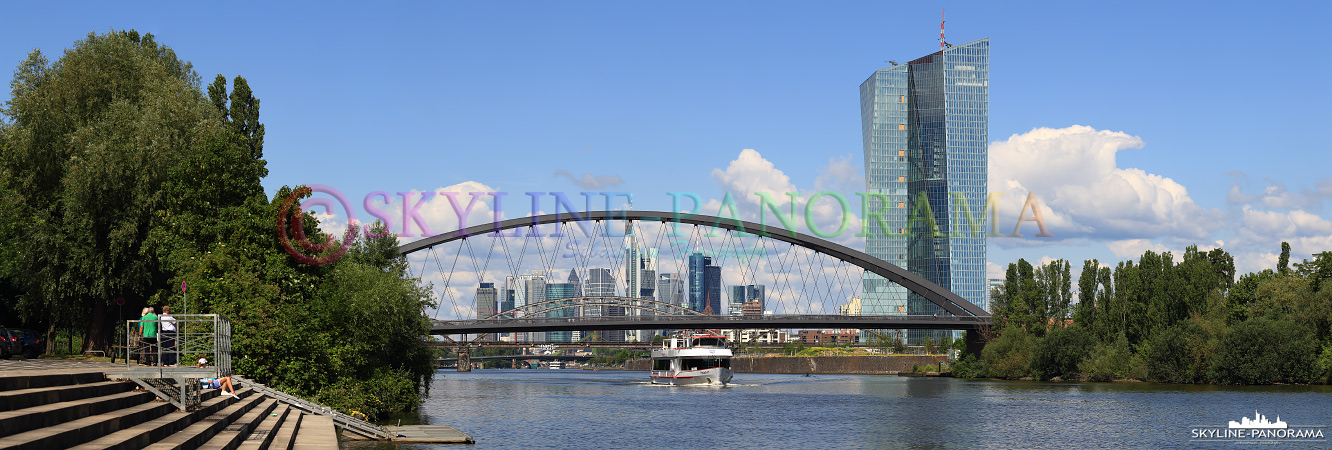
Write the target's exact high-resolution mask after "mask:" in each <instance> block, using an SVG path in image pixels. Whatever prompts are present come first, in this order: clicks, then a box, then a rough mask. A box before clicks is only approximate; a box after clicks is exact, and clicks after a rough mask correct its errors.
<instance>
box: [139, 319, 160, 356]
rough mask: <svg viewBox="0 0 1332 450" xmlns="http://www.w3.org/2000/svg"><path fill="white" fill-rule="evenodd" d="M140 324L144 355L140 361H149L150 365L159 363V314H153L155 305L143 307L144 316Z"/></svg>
mask: <svg viewBox="0 0 1332 450" xmlns="http://www.w3.org/2000/svg"><path fill="white" fill-rule="evenodd" d="M139 320H140V322H139V326H140V327H141V329H142V330H143V340H142V341H140V342H142V343H143V357H142V358H140V360H139V362H145V361H146V362H147V364H148V365H149V366H155V365H157V350H158V348H157V314H153V307H151V306H149V307H146V308H144V309H143V317H140V318H139Z"/></svg>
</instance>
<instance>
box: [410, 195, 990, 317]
mask: <svg viewBox="0 0 1332 450" xmlns="http://www.w3.org/2000/svg"><path fill="white" fill-rule="evenodd" d="M584 221H591V222H599V221H628V222H656V223H679V224H688V225H701V226H708V227H714V228H719V229H724V230H731V231H737V232H743V233H751V234H754V235H757V236H760V237H763V238H769V239H774V240H777V241H782V242H786V243H789V244H791V245H794V246H799V247H804V248H807V249H810V250H813V251H815V252H817V253H821V254H824V255H828V256H830V257H833V258H836V259H838V260H841V261H845V262H847V263H850V264H853V265H855V266H858V267H860V268H862V269H864V270H866V271H869V272H871V273H874V274H877V275H879V276H881V277H883V278H885V279H887V280H888V281H891V282H893V283H896V284H898V285H900V286H902V287H904V288H906V289H907V290H908V291H910V292H912V293H914V294H917V295H920V296H921V297H923V298H925V299H926V300H929V301H930V302H931V303H933V304H935V305H938V306H939V307H940V308H942V309H943V310H944V311H947V312H948V313H949V314H951V315H940V316H909V315H803V314H802V315H792V314H782V315H756V316H732V315H704V314H698V313H697V312H694V311H690V312H684V311H679V310H680V309H682V308H679V307H678V306H675V305H670V306H671V307H673V308H675V310H674V314H670V312H673V311H671V310H670V309H669V308H664V307H663V306H662V305H665V304H660V303H658V302H655V301H652V300H651V299H640V298H634V299H631V300H633V301H634V302H637V303H638V304H633V305H632V307H635V308H641V309H651V310H653V312H654V313H655V314H654V315H640V316H624V317H606V316H601V317H513V316H511V315H510V316H506V315H505V314H498V315H496V316H493V317H490V318H485V319H474V320H437V321H435V322H434V325H433V326H432V327H431V328H432V329H431V333H432V334H435V335H441V336H445V335H453V334H473V333H507V332H525V331H537V332H540V331H570V330H661V329H698V328H706V329H751V328H861V329H949V330H978V329H981V328H983V327H987V326H989V325H990V324H991V323H992V322H991V318H990V314H989V313H988V312H986V311H985V310H984V309H981V308H980V307H977V306H976V305H974V304H972V303H970V302H968V301H967V300H965V299H963V298H962V297H961V296H959V295H957V294H955V293H953V292H952V291H949V290H947V289H945V288H943V287H942V286H939V285H938V284H935V283H933V282H930V281H929V280H926V279H925V278H923V277H921V276H919V275H916V274H913V273H911V272H909V271H907V270H906V269H903V268H902V267H899V266H896V265H894V264H891V263H888V262H887V261H884V260H881V259H878V258H875V257H873V256H870V255H869V254H867V253H865V252H861V251H858V250H854V249H851V248H849V247H846V246H843V245H841V244H837V243H835V242H831V241H828V240H825V239H821V238H818V237H814V236H810V235H806V234H803V233H799V232H796V231H794V230H787V229H782V228H775V227H773V228H769V227H768V226H766V225H764V224H759V223H754V222H749V221H743V220H739V219H733V218H724V217H716V216H709V215H701V214H684V213H674V212H664V211H587V212H581V213H556V214H546V215H540V216H531V217H521V218H516V219H509V220H505V221H502V222H490V223H486V224H482V225H475V226H471V227H468V228H466V229H463V230H455V231H452V232H449V233H444V234H440V235H436V236H433V237H429V238H425V239H421V240H418V241H415V242H411V243H408V244H405V245H402V246H399V247H398V249H397V250H398V253H399V254H402V255H407V254H411V253H413V252H418V251H422V250H426V249H429V248H431V247H434V246H437V245H440V244H445V243H449V242H453V241H460V240H464V239H467V238H469V237H473V236H482V235H485V234H488V233H497V234H498V233H500V232H502V231H504V230H511V229H517V228H526V227H535V226H539V225H546V224H555V223H559V224H564V223H569V222H584ZM603 298H604V299H611V297H603ZM570 300H571V299H559V300H553V301H545V302H539V303H536V305H541V304H547V305H548V307H546V308H542V309H540V310H539V311H533V313H536V312H540V313H546V312H551V311H554V310H558V309H561V307H560V306H559V303H560V302H568V301H570ZM616 301H619V300H616ZM613 306H621V307H624V306H631V305H625V304H619V303H617V304H615V305H613ZM663 313H666V314H663Z"/></svg>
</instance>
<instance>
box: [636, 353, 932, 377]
mask: <svg viewBox="0 0 1332 450" xmlns="http://www.w3.org/2000/svg"><path fill="white" fill-rule="evenodd" d="M947 359H948V357H947V356H944V355H932V356H921V355H887V356H884V355H865V356H737V357H734V358H731V370H733V371H735V372H737V373H775V374H806V373H817V374H851V375H893V374H896V373H898V372H911V371H912V368H913V367H915V366H918V365H920V366H924V365H937V364H939V363H940V362H942V361H946V360H947ZM651 366H652V360H650V359H634V360H629V361H625V363H624V368H625V370H640V371H647V370H648V369H649V368H650V367H651Z"/></svg>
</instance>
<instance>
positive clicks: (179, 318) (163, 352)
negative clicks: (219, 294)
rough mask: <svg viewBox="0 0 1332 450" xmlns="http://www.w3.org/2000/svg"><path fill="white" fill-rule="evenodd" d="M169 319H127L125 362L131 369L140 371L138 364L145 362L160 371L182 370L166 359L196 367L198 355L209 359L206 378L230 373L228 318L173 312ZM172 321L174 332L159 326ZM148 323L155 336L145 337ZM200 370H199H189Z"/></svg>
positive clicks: (215, 315)
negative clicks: (154, 330) (169, 364)
mask: <svg viewBox="0 0 1332 450" xmlns="http://www.w3.org/2000/svg"><path fill="white" fill-rule="evenodd" d="M171 317H172V319H170V320H162V319H157V320H127V321H125V322H126V324H125V325H126V326H125V342H126V348H127V349H128V357H127V358H125V366H126V368H127V369H130V370H131V371H133V372H139V371H143V370H144V369H143V368H140V367H138V366H147V367H151V368H153V369H148V370H155V371H159V372H183V371H177V370H171V368H169V367H165V366H164V365H165V364H166V363H175V364H174V365H175V366H177V368H181V369H185V368H190V369H198V368H199V367H198V359H199V358H200V357H203V358H205V359H207V360H208V364H207V367H205V369H210V370H207V372H208V373H210V374H211V375H213V376H212V377H209V378H216V377H225V376H230V375H231V321H230V320H227V318H226V317H225V316H222V315H220V314H173V315H172V316H171ZM173 322H174V324H175V328H176V330H175V332H174V333H169V332H164V331H163V330H162V325H163V324H164V323H173ZM149 323H151V324H152V325H153V326H154V327H155V328H156V329H157V336H156V337H153V338H145V337H144V336H143V328H144V325H147V324H149ZM188 372H190V373H191V374H199V372H200V371H199V370H189V371H188Z"/></svg>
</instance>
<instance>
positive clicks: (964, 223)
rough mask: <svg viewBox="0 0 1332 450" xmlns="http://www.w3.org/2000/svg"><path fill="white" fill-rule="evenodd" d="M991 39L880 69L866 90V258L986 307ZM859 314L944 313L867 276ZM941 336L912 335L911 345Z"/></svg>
mask: <svg viewBox="0 0 1332 450" xmlns="http://www.w3.org/2000/svg"><path fill="white" fill-rule="evenodd" d="M989 49H990V40H989V39H988V38H986V39H981V40H977V41H973V42H968V43H966V44H962V45H957V46H951V47H948V48H946V49H943V50H940V51H938V52H935V53H932V54H929V55H926V56H924V57H921V58H919V59H916V60H914V61H911V62H908V63H906V64H896V65H893V66H891V67H886V68H883V69H879V70H878V71H875V72H874V74H873V75H871V76H870V77H869V79H867V80H865V82H864V83H862V84H861V85H860V116H861V133H862V140H863V143H864V151H865V172H866V173H865V183H866V186H865V187H866V191H867V194H866V197H867V198H868V199H869V201H870V204H869V205H868V208H867V209H866V210H867V211H870V212H877V211H882V212H883V213H882V214H880V215H878V216H874V215H872V214H870V213H867V214H866V224H865V230H866V232H867V233H868V234H869V235H870V236H869V237H868V238H866V242H865V250H866V253H869V254H870V255H872V256H874V257H877V258H880V259H882V260H884V261H888V262H889V263H892V264H896V265H898V266H902V267H905V268H906V269H907V270H910V271H911V272H912V273H915V274H917V275H920V276H922V277H924V278H925V279H927V280H930V281H932V282H934V283H937V284H939V285H940V286H943V287H944V288H947V289H949V290H951V291H953V292H954V293H956V294H958V295H960V296H961V297H962V298H964V299H966V300H967V301H969V302H972V303H974V304H977V305H981V304H985V303H987V302H986V300H987V298H986V297H987V295H988V292H987V290H986V287H987V286H986V282H985V231H986V217H985V200H986V194H987V189H988V188H987V186H986V175H987V174H986V172H987V165H988V162H989V160H988V149H987V143H988V137H989V136H988V127H989V55H990V53H989ZM864 285H865V295H864V298H863V301H862V310H861V311H862V313H863V314H913V315H915V314H924V315H932V314H939V313H945V312H944V311H943V309H942V308H940V307H938V306H937V305H934V304H933V303H931V302H930V301H928V300H926V299H925V298H924V297H921V296H918V295H914V294H909V293H908V292H907V291H906V289H905V288H902V287H901V286H898V285H896V284H894V283H891V282H889V281H887V280H885V279H883V278H882V277H879V276H877V275H874V274H870V273H866V274H865V280H864ZM945 334H946V333H945V332H932V331H926V330H920V331H913V332H912V333H910V334H908V336H907V338H908V339H907V340H908V342H910V343H912V344H915V343H916V341H919V339H921V338H923V337H931V338H934V339H935V340H936V341H937V339H938V338H939V337H943V336H944V335H945Z"/></svg>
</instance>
